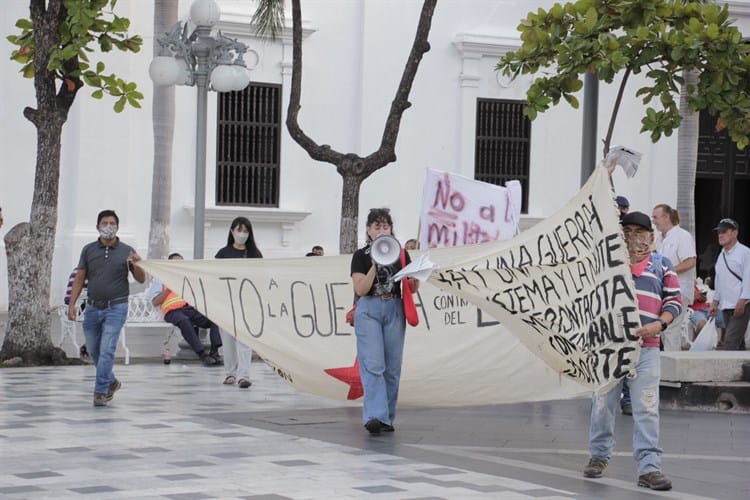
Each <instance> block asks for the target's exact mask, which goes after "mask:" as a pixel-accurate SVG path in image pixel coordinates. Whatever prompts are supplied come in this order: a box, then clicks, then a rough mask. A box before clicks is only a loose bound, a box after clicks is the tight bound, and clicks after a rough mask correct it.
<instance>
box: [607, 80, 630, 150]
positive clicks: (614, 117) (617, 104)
mask: <svg viewBox="0 0 750 500" xmlns="http://www.w3.org/2000/svg"><path fill="white" fill-rule="evenodd" d="M629 76H630V67H627V68H626V69H625V74H624V75H623V77H622V82H620V88H619V89H618V90H617V99H615V105H614V106H613V108H612V116H610V118H609V128H608V129H607V137H605V138H604V154H603V155H602V158H604V157H605V156H607V153H608V152H609V146H610V144H611V143H612V134H613V133H614V131H615V121H617V112H618V111H619V110H620V103H621V102H622V95H623V93H624V92H625V84H626V83H627V82H628V77H629Z"/></svg>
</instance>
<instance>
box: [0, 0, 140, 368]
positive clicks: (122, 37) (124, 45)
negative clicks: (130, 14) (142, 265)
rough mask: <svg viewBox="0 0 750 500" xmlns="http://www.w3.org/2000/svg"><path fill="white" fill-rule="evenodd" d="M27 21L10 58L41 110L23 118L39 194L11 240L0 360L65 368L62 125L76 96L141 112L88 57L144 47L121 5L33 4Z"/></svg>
mask: <svg viewBox="0 0 750 500" xmlns="http://www.w3.org/2000/svg"><path fill="white" fill-rule="evenodd" d="M29 3H30V7H29V9H30V10H29V14H30V16H29V19H19V20H18V21H17V22H16V27H18V29H19V30H20V34H16V35H10V36H8V37H7V39H8V40H9V41H10V42H11V43H12V44H14V45H15V46H17V47H18V48H17V49H15V50H14V51H13V53H12V55H11V58H12V59H13V60H15V61H17V62H19V63H20V64H21V65H22V69H21V71H22V73H23V75H24V76H25V77H27V78H30V79H33V82H34V89H35V90H36V108H32V107H26V108H25V109H24V110H23V114H24V116H25V117H26V118H27V119H28V120H29V121H30V122H31V123H32V124H33V125H34V126H35V127H36V132H37V151H36V171H35V176H34V192H33V196H32V203H31V213H30V215H29V221H28V222H24V223H21V224H18V225H16V226H15V227H13V228H12V229H11V230H10V231H8V233H7V234H6V235H5V249H6V254H7V258H8V297H9V308H8V316H9V321H8V326H7V330H6V335H5V340H4V341H3V346H2V350H0V360H7V359H10V358H13V357H21V358H22V359H23V363H24V364H32V365H35V364H46V363H55V362H59V361H60V360H61V359H62V358H64V353H63V352H62V351H61V350H60V349H57V348H55V347H54V346H53V345H52V342H51V340H50V336H49V332H50V315H49V303H50V279H51V272H52V254H53V251H54V241H55V231H56V228H57V202H58V188H59V182H60V142H61V136H62V129H63V125H64V124H65V122H66V121H67V119H68V111H69V110H70V107H71V106H72V105H73V102H74V100H75V98H76V96H77V94H78V91H79V90H80V89H81V88H82V87H84V86H89V87H91V88H92V89H93V91H92V94H91V95H92V97H94V98H96V99H101V98H102V97H104V95H105V94H108V95H110V96H112V97H114V98H115V103H114V109H115V111H116V112H121V111H122V110H123V109H124V108H125V106H127V105H130V106H133V107H136V108H139V107H140V101H141V100H142V99H143V95H142V94H141V93H140V92H138V90H137V87H136V84H135V83H133V82H127V81H125V80H123V79H121V78H118V77H117V76H116V75H114V74H107V73H105V65H104V63H103V62H102V61H97V62H94V61H92V60H91V58H90V55H91V54H92V53H93V52H95V50H96V49H97V48H98V50H100V51H101V52H110V51H111V50H113V49H117V50H121V51H125V52H138V51H139V50H140V47H141V44H142V40H141V38H140V37H139V36H130V35H129V34H128V28H129V26H130V21H129V20H128V19H126V18H123V17H119V16H117V15H116V14H115V13H114V8H115V4H116V3H117V0H30V2H29Z"/></svg>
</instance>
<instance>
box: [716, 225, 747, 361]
mask: <svg viewBox="0 0 750 500" xmlns="http://www.w3.org/2000/svg"><path fill="white" fill-rule="evenodd" d="M714 231H716V232H717V234H718V239H719V246H721V253H719V256H718V257H717V258H716V280H715V282H714V290H715V293H714V299H713V302H712V304H711V310H710V311H709V314H710V315H711V316H715V315H716V314H717V313H721V314H722V315H723V317H724V324H726V325H727V328H726V333H725V334H724V343H723V345H721V346H720V347H719V349H722V350H724V351H743V350H745V330H747V323H748V320H749V319H750V308H748V307H746V305H747V302H748V301H750V248H748V247H746V246H745V245H743V244H742V243H740V242H739V241H737V235H738V234H739V232H740V225H739V224H737V221H736V220H734V219H729V218H727V219H721V221H719V224H718V225H717V226H716V227H715V228H714Z"/></svg>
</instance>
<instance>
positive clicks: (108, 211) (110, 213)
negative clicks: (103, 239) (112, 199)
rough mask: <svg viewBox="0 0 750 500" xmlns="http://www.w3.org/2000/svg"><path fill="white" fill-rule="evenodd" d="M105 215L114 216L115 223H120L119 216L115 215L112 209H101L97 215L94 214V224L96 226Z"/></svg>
mask: <svg viewBox="0 0 750 500" xmlns="http://www.w3.org/2000/svg"><path fill="white" fill-rule="evenodd" d="M105 217H114V218H115V222H117V225H118V226H119V225H120V218H119V217H118V216H117V214H116V213H115V211H114V210H102V211H101V212H99V215H97V216H96V225H97V226H98V225H99V223H100V222H101V221H102V219H103V218H105Z"/></svg>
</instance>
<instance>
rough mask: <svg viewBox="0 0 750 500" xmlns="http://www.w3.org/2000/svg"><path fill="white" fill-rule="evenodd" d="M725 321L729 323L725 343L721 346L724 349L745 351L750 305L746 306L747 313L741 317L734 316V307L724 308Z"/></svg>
mask: <svg viewBox="0 0 750 500" xmlns="http://www.w3.org/2000/svg"><path fill="white" fill-rule="evenodd" d="M721 313H722V314H723V316H724V323H725V324H726V325H727V329H726V333H725V334H724V345H723V346H721V347H719V349H720V350H722V351H744V350H745V330H747V322H748V320H750V305H748V306H745V314H743V315H742V316H740V317H735V316H734V309H723V310H722V311H721Z"/></svg>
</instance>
